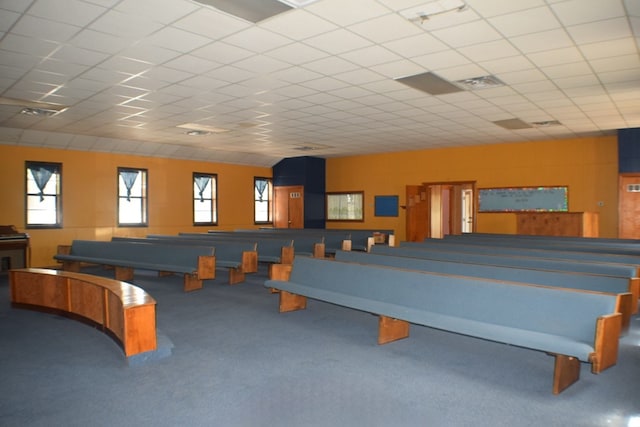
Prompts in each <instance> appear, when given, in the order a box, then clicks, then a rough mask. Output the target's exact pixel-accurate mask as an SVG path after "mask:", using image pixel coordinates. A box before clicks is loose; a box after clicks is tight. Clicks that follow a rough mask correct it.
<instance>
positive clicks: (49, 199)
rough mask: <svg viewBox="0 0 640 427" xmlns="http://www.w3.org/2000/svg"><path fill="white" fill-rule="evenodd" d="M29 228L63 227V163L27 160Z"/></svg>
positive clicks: (27, 216) (27, 215) (27, 220)
mask: <svg viewBox="0 0 640 427" xmlns="http://www.w3.org/2000/svg"><path fill="white" fill-rule="evenodd" d="M25 169H26V180H27V182H26V190H27V191H26V198H27V200H26V204H25V205H26V208H27V209H26V226H27V228H59V227H62V185H61V179H62V164H61V163H43V162H26V167H25Z"/></svg>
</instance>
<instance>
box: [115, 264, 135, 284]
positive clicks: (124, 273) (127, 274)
mask: <svg viewBox="0 0 640 427" xmlns="http://www.w3.org/2000/svg"><path fill="white" fill-rule="evenodd" d="M115 270H116V272H115V278H116V280H122V281H123V282H127V281H129V280H133V268H131V267H118V266H116V267H115Z"/></svg>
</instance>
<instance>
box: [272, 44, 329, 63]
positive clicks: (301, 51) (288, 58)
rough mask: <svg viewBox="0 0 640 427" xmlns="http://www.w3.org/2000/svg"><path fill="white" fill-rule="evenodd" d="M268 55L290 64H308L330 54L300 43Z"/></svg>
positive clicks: (278, 49) (281, 48)
mask: <svg viewBox="0 0 640 427" xmlns="http://www.w3.org/2000/svg"><path fill="white" fill-rule="evenodd" d="M266 55H267V56H269V57H271V58H275V59H278V60H280V61H284V62H287V63H289V64H305V63H307V62H311V61H316V60H318V59H321V58H326V57H327V56H329V54H328V53H326V52H323V51H321V50H319V49H316V48H314V47H311V46H307V45H301V44H298V43H291V44H288V45H286V46H283V47H280V48H277V49H273V50H271V51H269V53H268V54H266Z"/></svg>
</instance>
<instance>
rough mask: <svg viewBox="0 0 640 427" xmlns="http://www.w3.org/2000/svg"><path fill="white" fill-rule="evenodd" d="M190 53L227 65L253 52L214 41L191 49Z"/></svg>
mask: <svg viewBox="0 0 640 427" xmlns="http://www.w3.org/2000/svg"><path fill="white" fill-rule="evenodd" d="M191 55H194V56H197V57H199V58H203V59H207V60H212V61H216V62H219V63H221V64H227V65H229V64H233V63H235V62H236V61H240V60H242V59H244V58H247V57H249V56H252V55H254V52H252V51H250V50H246V49H241V48H239V47H237V46H232V45H230V44H227V43H223V42H215V43H210V44H208V45H206V46H203V47H201V48H198V49H196V50H193V51H192V52H191Z"/></svg>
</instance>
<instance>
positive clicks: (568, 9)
mask: <svg viewBox="0 0 640 427" xmlns="http://www.w3.org/2000/svg"><path fill="white" fill-rule="evenodd" d="M551 8H552V9H553V11H554V13H555V14H556V16H557V17H558V18H559V19H560V21H561V22H562V24H563V25H565V26H569V25H576V24H584V23H587V22H594V21H601V20H604V19H609V18H617V17H621V16H624V15H625V11H624V7H623V6H622V2H620V1H602V0H567V1H564V2H561V3H556V4H553V5H551Z"/></svg>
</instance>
